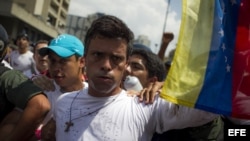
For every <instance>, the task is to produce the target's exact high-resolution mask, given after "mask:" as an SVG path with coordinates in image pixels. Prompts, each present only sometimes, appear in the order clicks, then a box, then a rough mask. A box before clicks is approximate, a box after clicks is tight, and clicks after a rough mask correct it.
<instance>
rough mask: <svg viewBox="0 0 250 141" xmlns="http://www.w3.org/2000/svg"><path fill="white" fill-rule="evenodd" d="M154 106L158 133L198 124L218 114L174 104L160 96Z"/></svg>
mask: <svg viewBox="0 0 250 141" xmlns="http://www.w3.org/2000/svg"><path fill="white" fill-rule="evenodd" d="M154 108H155V109H154V111H155V112H154V113H155V114H154V116H155V118H156V126H155V128H156V132H158V133H163V132H165V131H167V130H170V129H182V128H186V127H196V126H200V125H203V124H206V123H208V122H209V121H212V120H213V119H215V118H217V117H218V116H219V115H217V114H214V113H210V112H206V111H203V110H199V109H194V108H189V107H185V106H180V105H176V104H174V103H171V102H168V101H166V100H164V99H162V98H157V99H156V101H155V105H154Z"/></svg>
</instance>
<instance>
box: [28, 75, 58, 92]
mask: <svg viewBox="0 0 250 141" xmlns="http://www.w3.org/2000/svg"><path fill="white" fill-rule="evenodd" d="M32 81H33V83H34V84H35V85H37V86H38V87H40V88H41V89H43V90H46V91H54V90H55V86H54V83H53V80H52V79H50V78H48V77H47V76H44V75H36V76H34V77H32Z"/></svg>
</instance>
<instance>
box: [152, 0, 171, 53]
mask: <svg viewBox="0 0 250 141" xmlns="http://www.w3.org/2000/svg"><path fill="white" fill-rule="evenodd" d="M167 4H168V5H167V9H166V13H165V18H164V25H163V32H162V35H161V37H163V34H164V32H165V29H166V24H167V18H168V12H169V5H170V0H168V3H167ZM161 44H162V39H161V42H160V47H161ZM155 50H156V51H157V45H156V46H155ZM156 51H155V52H156Z"/></svg>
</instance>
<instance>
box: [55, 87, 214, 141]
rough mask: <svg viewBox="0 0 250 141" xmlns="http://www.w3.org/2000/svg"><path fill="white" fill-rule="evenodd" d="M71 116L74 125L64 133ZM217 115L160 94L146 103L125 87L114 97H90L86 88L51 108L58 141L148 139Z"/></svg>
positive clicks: (59, 98) (135, 140)
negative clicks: (174, 101) (166, 98)
mask: <svg viewBox="0 0 250 141" xmlns="http://www.w3.org/2000/svg"><path fill="white" fill-rule="evenodd" d="M70 116H71V120H72V122H73V126H71V127H70V129H69V131H68V132H65V131H64V130H65V129H66V122H68V121H69V119H70ZM217 116H218V115H215V114H212V113H208V112H204V111H201V110H197V109H193V108H187V107H182V106H177V105H175V104H173V103H170V102H167V101H166V100H163V99H161V98H159V97H156V99H155V101H154V103H153V104H149V105H145V104H143V103H140V102H139V101H138V98H137V97H130V96H128V95H127V93H126V92H125V91H124V90H122V91H121V92H120V93H119V94H118V95H115V96H110V97H93V96H90V95H89V94H88V88H85V89H84V90H82V91H80V93H78V92H74V93H70V94H63V95H61V96H59V97H58V100H57V102H56V105H55V109H54V119H55V121H56V139H57V140H59V141H69V140H71V141H100V140H101V141H150V140H151V138H152V136H153V133H154V132H155V131H156V132H158V133H162V132H164V131H167V130H170V129H180V128H185V127H191V126H200V125H202V124H204V123H207V122H209V121H211V120H213V119H214V118H215V117H217Z"/></svg>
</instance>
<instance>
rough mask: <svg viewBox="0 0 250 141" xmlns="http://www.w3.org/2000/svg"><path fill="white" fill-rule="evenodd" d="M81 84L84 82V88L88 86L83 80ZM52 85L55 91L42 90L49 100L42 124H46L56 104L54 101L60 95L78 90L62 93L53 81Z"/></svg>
mask: <svg viewBox="0 0 250 141" xmlns="http://www.w3.org/2000/svg"><path fill="white" fill-rule="evenodd" d="M83 84H84V88H87V87H88V83H87V82H83ZM54 86H55V91H45V92H44V93H45V94H46V96H47V98H48V100H49V102H50V111H49V112H48V113H47V115H46V117H45V118H44V120H43V122H42V125H45V124H47V123H48V121H49V120H50V119H51V118H52V117H53V112H54V108H55V104H56V101H57V99H58V97H59V96H60V95H63V94H70V93H75V92H78V91H73V92H69V93H62V92H61V91H60V87H59V86H58V85H57V84H56V83H55V82H54Z"/></svg>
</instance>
